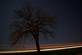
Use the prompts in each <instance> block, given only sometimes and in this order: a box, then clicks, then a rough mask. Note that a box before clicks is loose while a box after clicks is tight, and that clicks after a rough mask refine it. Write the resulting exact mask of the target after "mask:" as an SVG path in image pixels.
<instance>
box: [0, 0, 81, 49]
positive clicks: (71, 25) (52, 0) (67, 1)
mask: <svg viewBox="0 0 82 55" xmlns="http://www.w3.org/2000/svg"><path fill="white" fill-rule="evenodd" d="M26 1H27V0H0V48H2V47H3V48H8V46H9V45H10V42H9V25H8V24H9V20H10V18H12V16H13V14H14V12H13V10H15V9H19V8H21V7H22V5H23V4H24V2H26ZM31 4H32V5H33V7H40V8H45V9H47V10H48V11H49V12H50V14H51V15H53V16H57V24H56V37H55V38H53V39H48V40H47V39H43V38H41V39H40V43H41V44H44V43H48V44H55V43H58V44H59V43H68V42H82V34H81V33H82V29H81V28H82V22H81V21H82V19H81V8H80V0H31ZM30 41H31V40H30ZM26 42H27V41H26ZM27 43H28V42H27Z"/></svg>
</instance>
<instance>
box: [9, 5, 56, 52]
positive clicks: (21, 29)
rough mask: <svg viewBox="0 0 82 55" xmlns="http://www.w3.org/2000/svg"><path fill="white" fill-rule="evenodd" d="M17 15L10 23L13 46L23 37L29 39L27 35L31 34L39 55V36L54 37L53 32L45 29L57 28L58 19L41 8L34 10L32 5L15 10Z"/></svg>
mask: <svg viewBox="0 0 82 55" xmlns="http://www.w3.org/2000/svg"><path fill="white" fill-rule="evenodd" d="M15 14H16V19H15V20H14V22H12V23H10V28H11V29H10V30H11V31H12V32H11V38H12V46H13V45H15V44H16V43H17V41H19V39H20V38H21V37H23V36H25V37H28V36H26V35H28V34H29V33H31V34H32V36H33V39H34V40H35V43H36V48H37V52H38V53H39V52H40V46H39V34H40V33H43V34H44V35H47V34H50V36H52V31H50V30H48V29H46V28H45V27H51V28H55V24H56V17H53V16H50V14H49V13H48V12H46V10H43V9H40V8H35V9H34V8H32V6H30V5H27V6H25V7H23V8H21V9H19V10H15ZM51 28H50V29H51ZM45 37H47V36H45Z"/></svg>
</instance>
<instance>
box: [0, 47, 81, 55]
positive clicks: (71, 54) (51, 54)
mask: <svg viewBox="0 0 82 55" xmlns="http://www.w3.org/2000/svg"><path fill="white" fill-rule="evenodd" d="M0 55H38V54H36V52H31V53H10V54H0ZM40 55H82V48H73V49H64V50H56V51H44V52H41V53H40Z"/></svg>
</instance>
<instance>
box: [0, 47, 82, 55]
mask: <svg viewBox="0 0 82 55" xmlns="http://www.w3.org/2000/svg"><path fill="white" fill-rule="evenodd" d="M79 47H82V46H75V47H64V48H53V49H41V50H40V51H53V50H63V49H72V48H79ZM36 51H37V50H20V51H18V50H16V51H0V54H6V53H27V52H36Z"/></svg>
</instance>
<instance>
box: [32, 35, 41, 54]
mask: <svg viewBox="0 0 82 55" xmlns="http://www.w3.org/2000/svg"><path fill="white" fill-rule="evenodd" d="M33 37H34V40H35V43H36V49H37V53H38V55H39V54H40V45H39V34H34V35H33Z"/></svg>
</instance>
